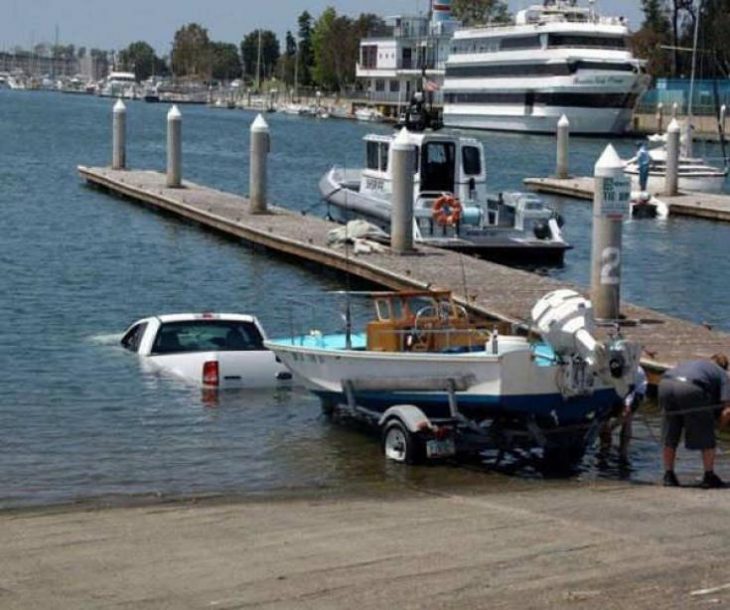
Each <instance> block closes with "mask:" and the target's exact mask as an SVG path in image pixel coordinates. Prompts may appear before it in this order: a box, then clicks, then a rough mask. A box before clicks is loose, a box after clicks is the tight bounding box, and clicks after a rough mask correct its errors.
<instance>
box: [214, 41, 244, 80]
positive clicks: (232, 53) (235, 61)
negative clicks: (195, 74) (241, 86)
mask: <svg viewBox="0 0 730 610" xmlns="http://www.w3.org/2000/svg"><path fill="white" fill-rule="evenodd" d="M210 54H211V60H212V66H211V74H212V76H213V78H215V79H217V80H233V79H235V78H241V76H242V74H243V69H242V67H241V58H240V57H239V55H238V47H236V45H235V44H232V43H229V42H211V43H210Z"/></svg>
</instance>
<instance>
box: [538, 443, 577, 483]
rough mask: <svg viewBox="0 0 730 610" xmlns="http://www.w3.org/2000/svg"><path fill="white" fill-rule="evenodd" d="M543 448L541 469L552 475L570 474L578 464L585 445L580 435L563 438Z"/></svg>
mask: <svg viewBox="0 0 730 610" xmlns="http://www.w3.org/2000/svg"><path fill="white" fill-rule="evenodd" d="M561 441H562V442H561V443H560V444H556V445H553V446H549V447H545V448H544V449H543V458H542V470H543V472H545V473H548V474H553V475H565V474H572V473H573V472H575V471H576V470H577V468H578V467H579V466H580V463H581V462H582V460H583V456H584V455H585V451H586V446H585V442H584V440H583V438H582V437H576V438H564V439H561Z"/></svg>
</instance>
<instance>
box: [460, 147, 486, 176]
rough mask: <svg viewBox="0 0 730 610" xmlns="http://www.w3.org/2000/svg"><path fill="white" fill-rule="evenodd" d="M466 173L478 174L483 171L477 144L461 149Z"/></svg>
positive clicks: (468, 174) (470, 174)
mask: <svg viewBox="0 0 730 610" xmlns="http://www.w3.org/2000/svg"><path fill="white" fill-rule="evenodd" d="M461 156H462V161H463V163H464V173H465V174H466V175H467V176H476V175H478V174H481V173H482V163H481V159H480V158H479V149H478V148H477V147H476V146H464V148H462V149H461Z"/></svg>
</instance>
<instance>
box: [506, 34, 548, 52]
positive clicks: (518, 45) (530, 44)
mask: <svg viewBox="0 0 730 610" xmlns="http://www.w3.org/2000/svg"><path fill="white" fill-rule="evenodd" d="M500 47H501V48H502V49H503V50H506V51H516V50H518V49H539V48H540V36H512V37H510V38H503V39H502V40H501V44H500Z"/></svg>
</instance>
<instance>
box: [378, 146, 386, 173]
mask: <svg viewBox="0 0 730 610" xmlns="http://www.w3.org/2000/svg"><path fill="white" fill-rule="evenodd" d="M380 171H381V172H387V171H388V144H387V142H381V143H380Z"/></svg>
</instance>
